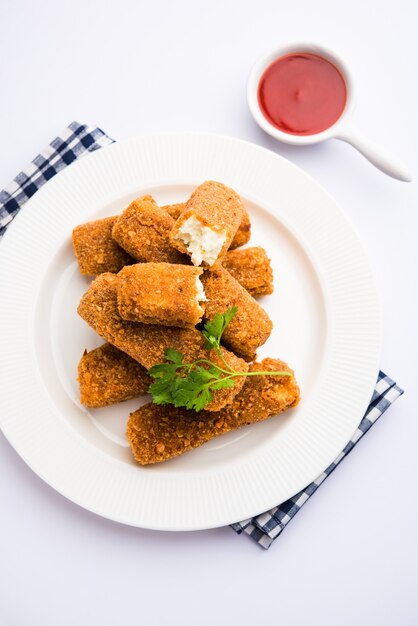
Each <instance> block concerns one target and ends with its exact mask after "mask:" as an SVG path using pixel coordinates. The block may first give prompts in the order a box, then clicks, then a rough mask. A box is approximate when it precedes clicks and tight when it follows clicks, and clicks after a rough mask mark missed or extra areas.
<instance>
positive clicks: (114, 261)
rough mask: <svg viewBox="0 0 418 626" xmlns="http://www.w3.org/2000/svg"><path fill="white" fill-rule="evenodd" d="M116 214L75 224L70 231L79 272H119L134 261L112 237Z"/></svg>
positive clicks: (92, 274)
mask: <svg viewBox="0 0 418 626" xmlns="http://www.w3.org/2000/svg"><path fill="white" fill-rule="evenodd" d="M115 221H116V216H113V217H105V218H104V219H101V220H95V221H94V222H87V223H86V224H80V226H76V227H75V228H74V230H73V233H72V243H73V250H74V254H75V256H76V259H77V261H78V266H79V268H80V272H81V274H88V275H91V276H97V275H98V274H102V273H103V272H119V270H121V269H122V267H125V265H130V264H131V263H135V259H133V258H132V257H131V256H129V254H128V253H127V252H126V251H125V250H123V249H122V248H121V247H120V246H119V245H118V244H117V243H116V241H115V240H114V239H112V229H113V226H114V224H115Z"/></svg>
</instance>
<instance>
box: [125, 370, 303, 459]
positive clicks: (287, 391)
mask: <svg viewBox="0 0 418 626" xmlns="http://www.w3.org/2000/svg"><path fill="white" fill-rule="evenodd" d="M250 370H251V371H256V370H258V371H261V370H280V371H283V370H287V371H289V372H291V371H292V370H291V369H290V368H289V367H288V366H287V365H286V363H283V362H282V361H278V360H275V359H264V360H263V361H262V362H261V363H253V364H252V365H251V368H250ZM299 395H300V392H299V387H298V385H297V383H296V380H295V378H294V377H293V376H292V377H287V376H286V377H285V376H283V377H280V376H254V377H249V378H247V380H246V382H245V385H244V386H243V388H242V390H241V391H240V393H239V394H238V395H237V396H235V398H234V400H233V402H232V404H229V405H228V406H226V407H225V408H224V409H222V410H221V411H218V412H216V413H209V412H208V411H200V412H199V413H196V412H195V411H188V410H187V409H176V408H175V407H173V406H171V405H167V404H166V405H157V404H145V405H144V406H142V407H141V408H139V409H138V410H137V411H135V412H134V413H131V415H130V417H129V421H128V427H127V437H128V441H129V443H130V446H131V449H132V453H133V455H134V457H135V460H136V461H138V463H140V464H141V465H148V464H150V463H159V462H161V461H167V460H168V459H171V458H173V457H175V456H178V455H179V454H183V452H187V451H188V450H192V449H193V448H197V447H198V446H201V445H202V444H204V443H206V442H207V441H209V440H210V439H213V438H214V437H217V436H218V435H222V434H223V433H227V432H229V431H231V430H234V429H236V428H239V427H240V426H245V425H246V424H254V423H255V422H260V421H261V420H265V419H268V418H269V417H272V416H273V415H277V413H281V412H283V411H286V410H287V409H289V408H291V407H294V406H296V405H297V404H298V402H299Z"/></svg>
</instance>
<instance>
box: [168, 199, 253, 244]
mask: <svg viewBox="0 0 418 626" xmlns="http://www.w3.org/2000/svg"><path fill="white" fill-rule="evenodd" d="M161 208H162V209H164V210H165V211H167V213H168V214H169V215H171V217H172V218H173V220H178V218H179V217H180V215H181V214H182V213H183V211H185V209H186V203H185V202H181V203H179V204H165V205H164V206H162V207H161ZM250 237H251V222H250V216H249V215H248V211H247V210H246V209H245V208H243V216H242V219H241V223H240V225H239V226H238V230H237V232H236V233H235V235H234V238H233V240H232V241H231V245H230V246H229V249H230V250H234V249H235V248H239V246H243V245H244V244H245V243H248V242H249V241H250Z"/></svg>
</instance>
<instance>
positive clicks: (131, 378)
mask: <svg viewBox="0 0 418 626" xmlns="http://www.w3.org/2000/svg"><path fill="white" fill-rule="evenodd" d="M78 382H79V384H80V402H81V404H84V405H85V406H89V407H99V406H107V405H108V404H115V403H116V402H123V401H124V400H129V399H131V398H136V397H137V396H142V395H144V394H146V393H148V388H149V386H150V384H151V382H152V378H151V377H150V376H148V374H147V370H146V369H145V367H143V366H142V365H140V364H139V363H138V362H137V361H134V359H131V357H130V356H128V355H127V354H125V353H124V352H122V351H121V350H118V349H117V348H115V347H114V346H111V345H110V343H105V344H103V345H102V346H100V347H99V348H96V349H95V350H91V352H87V350H86V351H85V352H84V354H83V356H82V357H81V359H80V362H79V364H78Z"/></svg>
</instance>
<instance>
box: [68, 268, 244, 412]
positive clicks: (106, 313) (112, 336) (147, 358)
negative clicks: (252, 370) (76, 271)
mask: <svg viewBox="0 0 418 626" xmlns="http://www.w3.org/2000/svg"><path fill="white" fill-rule="evenodd" d="M117 284H118V277H117V276H115V275H114V274H101V275H100V276H98V277H97V278H96V279H95V280H94V281H93V282H92V284H91V285H90V287H89V289H88V290H87V292H86V293H85V294H84V296H83V297H82V299H81V301H80V304H79V306H78V309H77V311H78V314H79V315H80V317H82V318H83V319H84V321H86V322H87V324H88V325H89V326H91V328H92V329H93V330H94V331H96V333H98V334H99V335H100V336H101V337H103V338H104V339H106V341H108V342H109V343H111V344H112V345H114V346H116V347H117V348H119V349H120V350H123V351H124V352H126V353H127V354H129V356H131V357H132V358H133V359H135V360H136V361H138V363H141V365H143V366H144V367H145V368H147V369H149V368H150V367H152V366H153V365H157V364H158V363H163V362H164V354H165V351H166V349H167V348H174V349H175V350H178V351H180V352H182V353H183V355H184V361H185V363H191V362H192V361H195V360H196V359H198V358H208V357H209V358H210V359H211V360H212V361H213V362H215V363H216V364H219V365H221V366H222V362H221V360H220V358H219V357H218V356H217V355H216V352H215V351H214V350H212V351H211V352H208V351H207V350H205V348H204V344H205V342H204V339H203V336H202V335H201V333H199V331H198V330H196V329H195V328H174V327H164V326H153V325H150V324H139V323H135V322H127V321H125V320H123V319H122V318H121V317H120V315H119V311H118V306H117ZM222 353H223V357H224V358H225V359H226V361H227V363H229V365H230V366H231V367H232V368H233V369H234V370H237V371H242V372H246V371H247V370H248V365H247V363H245V362H244V361H243V360H242V359H240V358H238V357H237V356H235V354H233V353H232V352H229V351H228V350H225V349H223V351H222ZM234 380H235V386H234V387H232V388H230V389H219V390H218V391H215V393H214V399H213V401H212V402H211V403H210V405H208V406H207V407H206V408H207V409H208V410H212V411H217V410H219V409H220V408H222V407H224V406H225V405H226V404H228V403H230V402H231V401H232V398H233V397H234V396H235V395H236V394H237V393H238V392H239V390H240V389H241V387H242V385H243V384H244V378H243V377H242V378H241V377H238V378H235V379H234Z"/></svg>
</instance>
